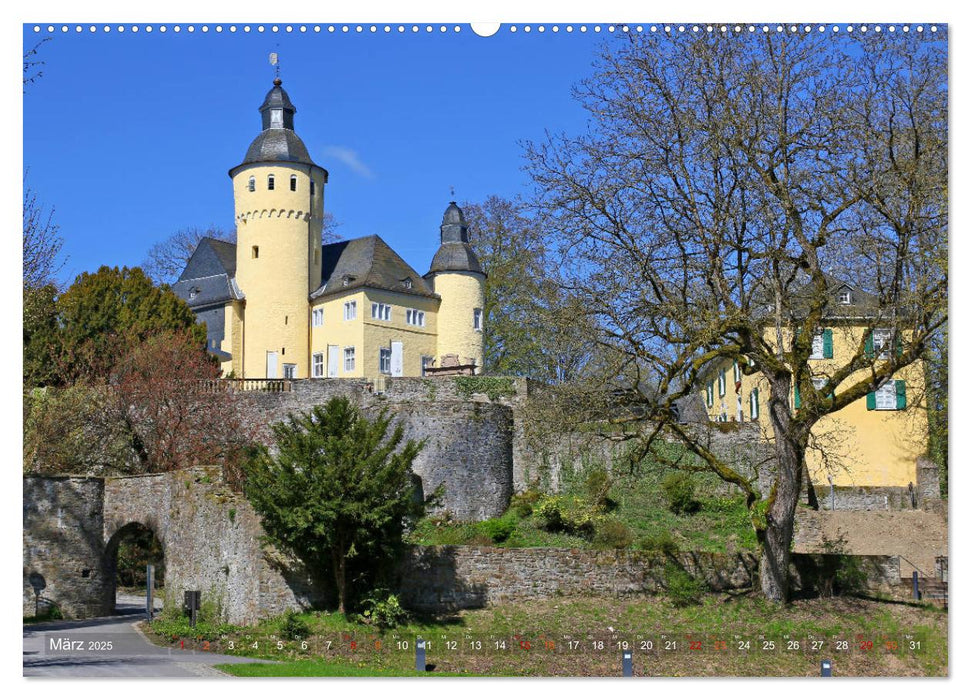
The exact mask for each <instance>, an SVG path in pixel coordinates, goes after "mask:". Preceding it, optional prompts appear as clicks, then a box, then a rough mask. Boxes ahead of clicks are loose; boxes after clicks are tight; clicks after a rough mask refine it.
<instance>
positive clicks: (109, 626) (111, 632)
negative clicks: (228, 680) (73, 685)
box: [24, 595, 259, 678]
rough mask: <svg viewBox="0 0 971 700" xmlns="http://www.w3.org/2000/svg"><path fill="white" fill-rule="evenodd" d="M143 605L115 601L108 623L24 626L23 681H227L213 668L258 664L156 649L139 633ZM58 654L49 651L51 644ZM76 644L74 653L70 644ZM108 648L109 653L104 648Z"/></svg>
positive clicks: (128, 598) (102, 620) (97, 620)
mask: <svg viewBox="0 0 971 700" xmlns="http://www.w3.org/2000/svg"><path fill="white" fill-rule="evenodd" d="M144 606H145V603H144V600H142V599H139V598H137V597H136V596H121V595H120V596H119V597H118V606H117V608H118V612H119V613H120V614H118V615H115V616H113V617H101V618H95V619H91V620H72V621H58V622H47V623H43V624H37V625H25V626H24V675H25V676H48V677H61V678H64V677H74V678H96V677H100V678H110V677H113V678H146V677H154V678H158V677H170V678H185V677H199V676H213V677H226V676H227V674H225V673H223V672H222V671H219V670H217V669H215V668H213V665H215V664H232V663H250V662H253V661H259V659H246V658H242V657H239V656H224V655H221V654H209V653H204V652H193V651H180V650H178V649H168V648H163V647H157V646H155V645H153V644H152V643H151V642H149V641H148V640H147V639H146V638H145V637H144V636H143V635H142V634H141V633H140V632H139V631H138V630H136V629H135V626H134V625H135V623H136V622H138V621H140V620H143V619H144V617H145V615H144ZM52 640H54V645H55V646H57V645H58V644H59V645H60V646H61V647H62V649H61V650H53V651H52V650H51V641H52ZM71 642H73V643H75V644H77V643H80V645H81V647H82V649H81V651H77V650H75V649H73V648H70V649H69V650H65V649H64V647H70V646H71V645H70V643H71ZM109 644H110V650H108V649H107V647H108V646H109Z"/></svg>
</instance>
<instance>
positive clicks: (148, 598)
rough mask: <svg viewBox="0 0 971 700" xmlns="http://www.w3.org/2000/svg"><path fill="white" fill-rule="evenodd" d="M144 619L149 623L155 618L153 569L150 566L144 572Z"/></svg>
mask: <svg viewBox="0 0 971 700" xmlns="http://www.w3.org/2000/svg"><path fill="white" fill-rule="evenodd" d="M145 617H146V618H147V619H148V621H149V622H151V621H152V620H153V619H154V618H155V567H154V566H152V565H151V564H149V565H148V568H147V569H146V571H145Z"/></svg>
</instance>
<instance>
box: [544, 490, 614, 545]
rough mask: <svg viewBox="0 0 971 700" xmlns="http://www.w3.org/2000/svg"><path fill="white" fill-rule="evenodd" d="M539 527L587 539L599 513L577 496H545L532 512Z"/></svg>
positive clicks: (591, 532)
mask: <svg viewBox="0 0 971 700" xmlns="http://www.w3.org/2000/svg"><path fill="white" fill-rule="evenodd" d="M533 512H534V513H535V514H536V517H538V518H539V520H540V523H541V527H542V528H543V529H544V530H547V531H549V532H566V533H568V534H571V535H580V536H581V537H589V536H590V535H592V534H593V532H594V527H595V525H596V523H597V518H598V516H599V511H598V509H597V508H595V507H594V506H591V505H590V504H589V503H586V502H584V501H583V499H581V498H579V497H577V496H563V495H557V496H547V497H546V498H544V499H542V500H541V501H540V502H539V503H538V504H537V505H536V508H535V509H534V511H533Z"/></svg>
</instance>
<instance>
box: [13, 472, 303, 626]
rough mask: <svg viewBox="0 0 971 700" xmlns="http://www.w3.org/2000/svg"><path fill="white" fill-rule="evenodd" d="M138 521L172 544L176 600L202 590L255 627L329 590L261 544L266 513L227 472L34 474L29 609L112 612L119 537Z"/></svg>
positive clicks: (166, 546) (169, 575)
mask: <svg viewBox="0 0 971 700" xmlns="http://www.w3.org/2000/svg"><path fill="white" fill-rule="evenodd" d="M134 523H137V524H139V525H141V526H144V527H147V528H149V529H151V530H152V531H153V532H154V533H155V536H156V537H157V538H158V540H159V542H161V544H162V548H163V550H164V552H165V564H166V596H167V600H166V604H168V605H180V604H181V596H182V591H185V590H199V591H202V596H203V601H204V602H206V603H208V604H209V605H211V606H213V607H214V608H215V609H218V610H219V611H220V613H221V616H222V618H223V619H225V620H226V621H227V622H229V623H231V624H248V623H251V622H255V621H256V620H257V619H259V618H261V617H265V616H267V615H274V614H279V613H281V612H283V611H284V610H287V609H290V608H294V607H302V606H306V605H308V604H311V603H313V602H317V601H318V600H319V599H320V597H321V594H320V593H319V592H318V591H316V590H315V589H314V587H313V585H312V584H311V582H310V579H309V577H308V576H307V575H306V573H305V572H303V571H301V570H300V568H299V567H295V566H294V565H293V562H291V561H287V560H285V559H283V558H282V557H280V556H279V555H278V554H276V553H275V552H273V551H269V550H266V549H265V548H264V547H263V546H261V544H260V539H259V538H260V535H261V534H262V532H261V529H260V526H259V522H258V520H257V517H256V514H255V513H254V512H253V510H252V508H251V507H250V506H249V504H248V503H247V502H246V500H245V499H244V498H242V497H241V496H239V495H238V494H235V493H233V492H232V491H231V490H230V489H229V488H228V487H226V486H225V485H223V484H222V483H221V482H220V480H219V478H218V470H217V469H213V468H206V467H199V468H195V469H191V470H186V471H178V472H170V473H167V474H151V475H146V476H133V477H118V478H98V477H71V476H55V477H45V476H31V477H25V478H24V560H23V561H24V568H23V574H24V598H23V605H24V615H25V616H26V615H33V614H34V611H35V609H36V605H37V603H38V600H40V601H43V602H51V603H54V604H56V605H57V606H58V608H60V610H61V611H62V612H63V613H64V614H65V615H66V616H67V617H72V618H81V617H97V616H102V615H109V614H111V613H112V612H113V610H114V602H115V571H114V566H115V557H116V554H117V546H118V541H119V540H120V538H121V537H122V536H123V535H124V533H125V531H126V530H128V529H130V528H131V527H132V526H133V524H134Z"/></svg>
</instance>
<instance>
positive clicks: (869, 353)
mask: <svg viewBox="0 0 971 700" xmlns="http://www.w3.org/2000/svg"><path fill="white" fill-rule="evenodd" d="M863 354H864V355H866V357H867V359H869V360H872V359H873V331H867V334H866V344H865V345H864V346H863Z"/></svg>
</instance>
